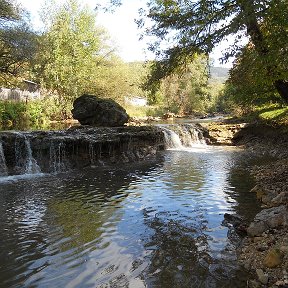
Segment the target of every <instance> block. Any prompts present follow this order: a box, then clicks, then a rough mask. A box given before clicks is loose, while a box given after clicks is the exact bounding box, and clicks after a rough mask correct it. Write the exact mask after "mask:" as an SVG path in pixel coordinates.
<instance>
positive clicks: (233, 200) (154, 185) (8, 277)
mask: <svg viewBox="0 0 288 288" xmlns="http://www.w3.org/2000/svg"><path fill="white" fill-rule="evenodd" d="M178 150H179V149H178ZM178 150H171V151H166V152H164V153H163V155H162V156H161V157H160V159H159V160H158V161H155V162H149V163H142V164H133V165H132V164H129V165H128V164H127V165H126V166H125V165H122V166H121V167H120V166H115V167H110V168H109V167H103V168H101V169H100V168H95V169H92V168H89V169H83V170H82V171H73V172H70V173H60V174H53V175H42V177H36V176H35V175H33V176H34V177H28V178H26V177H23V178H19V177H18V178H14V177H10V178H9V179H8V180H7V179H6V180H5V181H3V182H2V183H1V184H0V223H1V225H0V233H1V238H0V259H1V261H0V287H5V288H6V287H41V288H42V287H81V288H82V287H84V288H85V287H101V288H102V287H103V288H104V287H132V288H134V287H135V288H138V287H139V288H140V287H209V288H210V287H245V285H246V279H247V277H248V275H247V274H246V273H245V272H244V271H243V270H242V268H241V267H239V266H238V265H237V262H236V253H235V247H236V246H237V245H238V242H237V240H238V238H237V236H236V235H233V233H232V234H231V232H230V231H228V228H227V227H225V226H223V225H222V221H223V215H224V213H226V212H228V213H238V214H239V215H242V216H244V217H246V218H247V219H248V220H249V219H252V217H254V215H255V214H256V213H257V212H258V210H259V206H258V204H257V202H256V200H255V198H254V197H255V195H254V194H253V193H249V192H248V191H249V189H250V188H251V187H252V185H253V183H252V182H251V179H250V177H249V175H248V174H247V172H246V170H245V169H244V167H247V166H249V165H252V164H255V162H257V161H258V159H255V158H253V157H250V155H248V154H247V153H246V152H244V151H242V150H238V149H236V148H217V147H202V148H199V147H194V148H193V147H191V148H189V149H188V148H187V149H184V150H183V149H182V150H181V149H180V150H179V151H178ZM91 153H92V152H91ZM59 155H60V154H59ZM227 235H228V236H229V237H227Z"/></svg>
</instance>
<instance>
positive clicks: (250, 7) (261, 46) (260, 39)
mask: <svg viewBox="0 0 288 288" xmlns="http://www.w3.org/2000/svg"><path fill="white" fill-rule="evenodd" d="M238 3H239V4H240V7H241V10H242V12H243V14H244V16H245V22H246V23H245V24H246V27H247V34H248V35H249V36H250V38H251V42H252V43H253V44H254V46H255V50H256V51H257V53H258V55H259V56H260V57H267V56H268V53H269V50H268V47H267V45H266V43H265V39H264V36H263V33H262V32H261V30H260V27H259V23H258V21H257V17H256V13H255V9H254V3H253V1H252V0H244V1H243V0H240V1H239V2H238ZM266 69H267V76H268V77H271V78H272V79H273V78H274V79H275V78H276V79H277V64H276V63H275V65H269V64H268V63H267V67H266ZM273 84H274V87H275V88H276V90H277V92H278V93H279V94H280V96H281V98H282V99H283V100H284V102H285V103H286V104H288V82H287V81H286V80H283V79H278V80H274V81H273Z"/></svg>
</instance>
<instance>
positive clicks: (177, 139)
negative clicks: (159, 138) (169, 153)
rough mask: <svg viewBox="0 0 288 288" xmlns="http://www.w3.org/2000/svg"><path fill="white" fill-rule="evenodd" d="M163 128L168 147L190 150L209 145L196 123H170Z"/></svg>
mask: <svg viewBox="0 0 288 288" xmlns="http://www.w3.org/2000/svg"><path fill="white" fill-rule="evenodd" d="M161 129H162V131H163V133H164V137H165V145H166V148H167V149H174V150H188V149H191V148H202V149H203V148H205V149H206V147H207V145H206V142H205V139H204V136H203V135H202V132H201V131H200V130H199V129H197V127H195V126H194V125H191V124H185V125H168V126H166V127H162V126H161Z"/></svg>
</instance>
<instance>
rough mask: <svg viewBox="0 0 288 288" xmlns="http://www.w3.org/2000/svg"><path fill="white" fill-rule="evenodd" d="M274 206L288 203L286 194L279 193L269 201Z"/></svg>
mask: <svg viewBox="0 0 288 288" xmlns="http://www.w3.org/2000/svg"><path fill="white" fill-rule="evenodd" d="M271 202H272V204H273V205H275V206H278V205H281V204H286V203H288V192H281V193H280V194H278V195H277V196H276V197H274V198H273V199H272V200H271Z"/></svg>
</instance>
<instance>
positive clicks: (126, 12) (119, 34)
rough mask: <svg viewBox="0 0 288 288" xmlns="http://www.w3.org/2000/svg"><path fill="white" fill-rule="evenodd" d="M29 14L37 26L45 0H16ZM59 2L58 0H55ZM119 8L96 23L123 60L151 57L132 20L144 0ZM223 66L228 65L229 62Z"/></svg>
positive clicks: (93, 0) (91, 1) (127, 0)
mask: <svg viewBox="0 0 288 288" xmlns="http://www.w3.org/2000/svg"><path fill="white" fill-rule="evenodd" d="M18 2H19V3H21V5H23V6H24V7H25V8H26V9H27V10H28V11H29V12H30V14H31V19H32V23H33V24H34V25H35V27H37V26H38V27H39V25H40V19H39V16H38V12H39V11H40V9H41V7H42V6H43V5H44V3H45V0H18ZM57 2H58V3H59V2H60V1H59V0H58V1H57ZM103 2H105V1H103V0H101V1H100V0H82V1H81V3H85V4H88V5H89V6H90V7H91V8H94V7H96V5H97V3H101V4H102V5H103ZM122 2H123V4H122V6H121V7H120V8H117V9H116V10H115V12H114V13H103V12H100V13H99V14H98V17H97V23H98V24H99V25H101V26H103V27H105V28H106V29H107V31H108V33H109V34H110V36H111V38H112V41H113V42H114V43H115V45H116V47H117V48H118V54H119V55H120V56H121V58H122V59H123V60H124V61H136V60H141V61H143V60H147V59H153V55H152V54H151V53H149V52H148V51H147V50H146V49H145V48H147V44H146V42H145V41H139V34H140V31H139V30H138V29H137V25H136V23H135V22H134V20H135V18H137V17H138V9H139V8H141V6H142V7H143V6H145V3H146V0H123V1H122ZM227 45H228V43H227V42H226V43H221V44H220V45H219V46H218V48H216V49H215V50H214V52H213V54H212V57H213V58H214V59H215V66H221V64H220V63H219V61H218V58H220V57H221V52H222V51H223V50H224V49H225V47H227ZM225 66H228V67H230V66H231V63H228V64H226V65H225Z"/></svg>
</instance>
